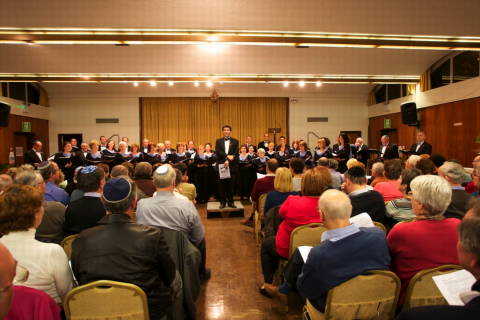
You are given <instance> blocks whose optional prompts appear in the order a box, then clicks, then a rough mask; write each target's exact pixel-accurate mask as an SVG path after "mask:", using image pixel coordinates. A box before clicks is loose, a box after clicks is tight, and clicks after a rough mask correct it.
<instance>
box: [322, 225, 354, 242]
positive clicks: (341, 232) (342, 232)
mask: <svg viewBox="0 0 480 320" xmlns="http://www.w3.org/2000/svg"><path fill="white" fill-rule="evenodd" d="M359 231H360V229H359V228H358V227H357V226H356V225H354V224H351V225H349V226H346V227H343V228H339V229H332V230H327V231H325V232H324V233H322V240H321V242H324V241H332V242H335V241H339V240H342V239H343V238H346V237H348V236H351V235H352V234H355V233H357V232H359Z"/></svg>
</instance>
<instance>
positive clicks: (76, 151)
mask: <svg viewBox="0 0 480 320" xmlns="http://www.w3.org/2000/svg"><path fill="white" fill-rule="evenodd" d="M70 144H71V145H72V153H73V154H74V155H78V154H79V153H80V148H79V147H78V141H77V139H75V138H72V139H70Z"/></svg>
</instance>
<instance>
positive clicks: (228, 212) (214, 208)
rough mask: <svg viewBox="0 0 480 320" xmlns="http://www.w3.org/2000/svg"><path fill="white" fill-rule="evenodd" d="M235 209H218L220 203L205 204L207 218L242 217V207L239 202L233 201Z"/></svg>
mask: <svg viewBox="0 0 480 320" xmlns="http://www.w3.org/2000/svg"><path fill="white" fill-rule="evenodd" d="M234 203H235V206H236V208H230V207H225V208H223V209H220V202H218V201H213V202H208V203H207V218H229V217H230V216H232V217H242V218H243V210H244V207H243V205H242V203H241V202H240V201H234Z"/></svg>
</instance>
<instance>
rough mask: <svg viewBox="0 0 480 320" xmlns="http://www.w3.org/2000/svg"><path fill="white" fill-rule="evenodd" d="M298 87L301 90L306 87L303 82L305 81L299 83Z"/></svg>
mask: <svg viewBox="0 0 480 320" xmlns="http://www.w3.org/2000/svg"><path fill="white" fill-rule="evenodd" d="M298 86H299V87H300V88H303V87H305V81H303V80H302V81H300V82H299V83H298Z"/></svg>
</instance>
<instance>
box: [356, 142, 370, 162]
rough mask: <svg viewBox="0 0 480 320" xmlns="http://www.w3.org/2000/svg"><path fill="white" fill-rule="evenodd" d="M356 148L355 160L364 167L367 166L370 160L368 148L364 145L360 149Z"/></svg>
mask: <svg viewBox="0 0 480 320" xmlns="http://www.w3.org/2000/svg"><path fill="white" fill-rule="evenodd" d="M353 148H354V152H353V153H354V155H355V158H356V159H357V160H358V161H360V162H361V163H363V164H364V165H367V161H368V158H369V155H368V146H367V145H366V144H362V145H361V147H360V148H358V147H353Z"/></svg>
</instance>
